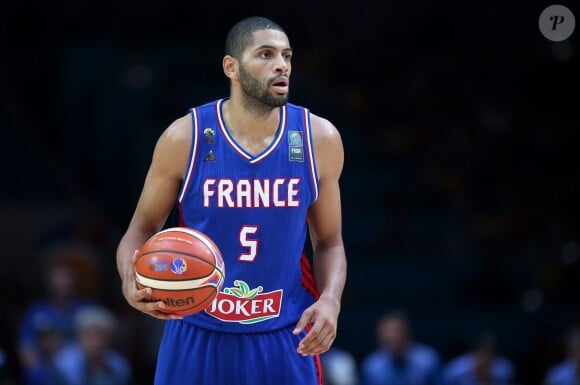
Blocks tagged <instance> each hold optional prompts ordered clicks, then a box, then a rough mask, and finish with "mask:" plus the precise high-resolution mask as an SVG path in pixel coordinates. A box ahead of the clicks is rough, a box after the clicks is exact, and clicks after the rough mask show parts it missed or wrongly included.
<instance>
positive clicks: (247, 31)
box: [225, 16, 286, 59]
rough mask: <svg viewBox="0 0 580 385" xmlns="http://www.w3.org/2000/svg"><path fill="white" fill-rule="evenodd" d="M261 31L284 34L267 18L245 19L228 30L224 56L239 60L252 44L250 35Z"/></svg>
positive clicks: (252, 17)
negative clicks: (273, 31)
mask: <svg viewBox="0 0 580 385" xmlns="http://www.w3.org/2000/svg"><path fill="white" fill-rule="evenodd" d="M262 29H273V30H277V31H280V32H284V33H286V32H285V31H284V29H283V28H282V27H280V25H278V24H277V23H275V22H274V21H272V20H270V19H268V18H265V17H261V16H251V17H247V18H245V19H242V20H240V21H238V22H237V23H236V24H234V25H233V27H232V28H230V31H229V32H228V36H227V38H226V51H225V54H226V55H230V56H233V57H235V58H236V59H240V57H241V55H242V52H244V50H245V49H246V47H247V46H248V45H249V44H250V43H251V42H252V34H253V33H254V32H255V31H259V30H262Z"/></svg>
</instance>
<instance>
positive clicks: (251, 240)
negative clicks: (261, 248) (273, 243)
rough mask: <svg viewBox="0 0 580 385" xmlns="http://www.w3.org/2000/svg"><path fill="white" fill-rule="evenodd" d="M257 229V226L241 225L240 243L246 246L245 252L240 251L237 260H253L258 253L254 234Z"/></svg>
mask: <svg viewBox="0 0 580 385" xmlns="http://www.w3.org/2000/svg"><path fill="white" fill-rule="evenodd" d="M257 231H258V226H242V228H241V230H240V245H242V247H246V248H247V252H246V253H241V254H240V256H239V257H238V261H243V262H254V259H256V255H257V254H258V240H257V239H256V238H255V234H256V232H257Z"/></svg>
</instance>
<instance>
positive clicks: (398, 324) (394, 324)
mask: <svg viewBox="0 0 580 385" xmlns="http://www.w3.org/2000/svg"><path fill="white" fill-rule="evenodd" d="M379 339H380V342H381V345H382V346H383V347H385V348H386V349H388V350H390V351H391V352H392V353H393V354H397V355H402V354H403V353H404V352H405V350H406V349H407V345H408V342H409V341H408V340H409V335H408V330H407V325H405V323H404V322H403V321H401V320H399V319H389V320H385V321H383V322H382V323H381V325H380V326H379Z"/></svg>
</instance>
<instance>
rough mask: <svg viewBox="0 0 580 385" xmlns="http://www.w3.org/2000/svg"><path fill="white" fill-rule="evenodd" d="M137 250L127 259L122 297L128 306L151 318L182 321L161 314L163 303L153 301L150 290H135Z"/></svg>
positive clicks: (168, 314)
mask: <svg viewBox="0 0 580 385" xmlns="http://www.w3.org/2000/svg"><path fill="white" fill-rule="evenodd" d="M138 252H139V250H135V252H134V253H133V256H132V257H131V258H128V259H127V264H126V265H125V268H124V269H123V271H124V276H123V296H125V299H126V300H127V302H129V305H131V306H133V307H134V308H135V309H137V310H139V311H141V312H143V313H145V314H149V315H150V316H152V317H155V318H159V319H163V320H168V319H182V318H183V317H182V316H179V315H175V314H170V313H166V312H163V311H162V310H163V309H165V304H164V303H163V301H155V299H154V298H153V296H152V295H151V289H150V288H148V287H147V288H144V289H139V288H137V281H136V280H135V261H136V260H137V254H138Z"/></svg>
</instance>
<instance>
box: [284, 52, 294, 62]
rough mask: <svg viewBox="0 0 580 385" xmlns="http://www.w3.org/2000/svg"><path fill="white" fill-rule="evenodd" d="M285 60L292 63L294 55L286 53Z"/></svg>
mask: <svg viewBox="0 0 580 385" xmlns="http://www.w3.org/2000/svg"><path fill="white" fill-rule="evenodd" d="M284 59H286V60H288V61H290V60H291V59H292V54H291V53H285V54H284Z"/></svg>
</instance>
